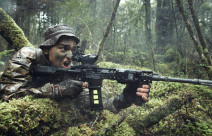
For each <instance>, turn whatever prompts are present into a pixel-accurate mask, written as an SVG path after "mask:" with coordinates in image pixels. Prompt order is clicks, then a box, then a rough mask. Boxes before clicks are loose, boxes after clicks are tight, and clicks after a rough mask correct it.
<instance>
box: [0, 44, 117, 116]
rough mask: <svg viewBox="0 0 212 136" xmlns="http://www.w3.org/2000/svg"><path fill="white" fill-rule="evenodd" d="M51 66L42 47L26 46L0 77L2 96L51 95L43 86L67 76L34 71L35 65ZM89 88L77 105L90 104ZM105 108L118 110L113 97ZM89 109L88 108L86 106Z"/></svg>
mask: <svg viewBox="0 0 212 136" xmlns="http://www.w3.org/2000/svg"><path fill="white" fill-rule="evenodd" d="M38 64H39V65H43V66H50V63H49V61H48V60H47V59H46V57H45V56H44V54H43V52H42V50H41V49H37V48H32V47H24V48H22V49H20V50H19V51H18V52H17V53H16V54H15V55H14V56H13V57H12V59H11V60H10V61H9V62H8V66H7V68H6V69H5V71H4V72H3V74H2V76H1V79H0V97H1V99H3V100H6V101H7V100H9V99H11V98H19V97H21V96H25V95H29V94H32V95H35V96H41V97H50V96H51V95H52V94H51V92H42V89H41V87H42V86H44V85H45V84H48V83H58V82H60V81H63V80H64V79H66V78H67V77H65V76H64V75H62V77H57V78H51V77H46V78H40V77H38V76H36V75H35V74H34V73H33V67H34V66H35V65H38ZM88 97H89V95H88V90H84V91H83V92H82V93H81V94H80V95H79V96H77V98H76V99H75V100H74V101H75V102H76V105H77V107H79V108H82V109H85V107H87V106H88V105H89V99H88ZM104 108H106V109H109V110H110V111H113V112H118V110H116V109H115V108H114V106H113V98H110V99H105V100H104ZM86 109H87V108H86Z"/></svg>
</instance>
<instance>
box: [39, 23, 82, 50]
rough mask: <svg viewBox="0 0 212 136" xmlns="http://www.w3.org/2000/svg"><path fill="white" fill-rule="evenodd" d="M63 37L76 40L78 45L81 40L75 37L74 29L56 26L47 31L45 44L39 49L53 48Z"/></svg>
mask: <svg viewBox="0 0 212 136" xmlns="http://www.w3.org/2000/svg"><path fill="white" fill-rule="evenodd" d="M61 36H70V37H72V38H74V39H75V40H76V43H77V44H78V43H79V42H80V40H79V38H77V37H76V36H75V35H74V32H73V30H72V28H70V27H68V26H66V25H54V26H50V27H49V28H47V29H46V31H45V32H44V37H45V42H44V43H43V44H41V45H40V46H39V47H40V48H41V49H43V48H45V47H51V46H53V45H55V44H56V42H57V41H58V39H59V38H60V37H61Z"/></svg>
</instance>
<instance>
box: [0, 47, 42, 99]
mask: <svg viewBox="0 0 212 136" xmlns="http://www.w3.org/2000/svg"><path fill="white" fill-rule="evenodd" d="M36 50H37V49H36V48H32V47H24V48H22V49H20V50H19V51H18V52H17V53H16V54H15V55H14V56H13V57H12V59H11V60H10V61H9V62H8V66H7V67H6V69H5V71H4V72H3V74H2V76H1V79H0V97H1V98H2V99H4V100H8V99H9V98H11V97H15V96H18V95H19V94H23V93H29V90H28V89H27V87H28V83H30V82H31V80H32V75H31V69H32V67H33V65H35V61H36ZM36 92H37V93H39V91H38V90H36Z"/></svg>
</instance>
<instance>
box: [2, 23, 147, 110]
mask: <svg viewBox="0 0 212 136" xmlns="http://www.w3.org/2000/svg"><path fill="white" fill-rule="evenodd" d="M44 36H45V42H44V43H43V44H41V45H40V46H39V47H40V48H39V49H37V48H32V47H24V48H22V49H20V50H19V51H18V52H17V53H16V54H15V55H14V56H13V58H12V59H11V60H10V61H9V63H8V66H7V67H6V69H5V71H4V72H3V74H2V76H1V79H0V96H1V99H3V100H5V101H8V100H9V99H11V98H19V97H21V96H25V95H29V94H33V95H35V96H39V97H51V98H61V99H65V98H68V99H74V100H75V101H76V102H77V101H83V100H82V99H85V98H87V96H88V95H87V92H83V88H86V87H88V85H87V84H86V83H85V82H81V81H77V80H73V79H70V78H68V77H66V76H65V75H58V76H57V78H55V77H49V76H48V77H47V76H43V77H40V76H37V75H36V74H35V73H34V72H33V67H34V66H35V65H43V66H55V67H63V68H70V67H71V65H72V55H73V53H74V52H75V51H76V49H77V44H78V43H79V42H80V40H79V39H78V38H77V37H76V36H75V35H74V34H73V30H72V29H71V28H70V27H67V26H66V25H55V26H51V27H49V28H48V29H47V30H46V31H45V33H44ZM149 88H150V86H149V85H143V86H142V87H141V88H136V87H134V86H132V85H127V86H126V88H125V89H124V90H123V92H122V93H121V94H120V95H118V96H116V97H115V98H110V99H108V100H107V101H106V102H105V103H104V107H105V108H106V109H109V110H111V111H113V112H117V111H119V110H120V109H123V108H127V107H129V106H130V105H131V104H132V103H137V101H140V102H141V103H142V102H144V101H148V92H149ZM132 90H137V91H134V92H133V91H132ZM82 92H83V93H82ZM132 92H133V93H132ZM135 92H136V93H135ZM136 97H139V99H135V98H136ZM81 108H83V106H81Z"/></svg>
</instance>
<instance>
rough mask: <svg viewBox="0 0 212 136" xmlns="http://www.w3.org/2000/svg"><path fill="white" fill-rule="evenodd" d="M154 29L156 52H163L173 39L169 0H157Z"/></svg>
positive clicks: (172, 21)
mask: <svg viewBox="0 0 212 136" xmlns="http://www.w3.org/2000/svg"><path fill="white" fill-rule="evenodd" d="M155 30H156V35H157V36H156V48H157V53H159V54H164V53H165V52H166V46H167V45H168V44H173V41H174V40H173V39H174V37H173V36H174V19H173V12H172V7H171V2H170V0H157V10H156V24H155Z"/></svg>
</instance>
